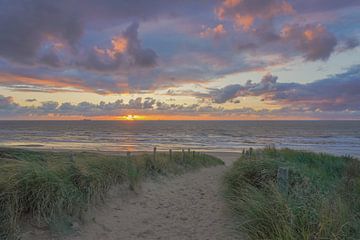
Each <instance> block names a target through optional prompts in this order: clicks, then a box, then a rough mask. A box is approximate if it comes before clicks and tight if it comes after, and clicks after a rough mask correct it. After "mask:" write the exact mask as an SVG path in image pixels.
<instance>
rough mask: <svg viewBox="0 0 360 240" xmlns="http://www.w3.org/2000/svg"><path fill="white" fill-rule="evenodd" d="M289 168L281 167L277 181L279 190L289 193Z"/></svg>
mask: <svg viewBox="0 0 360 240" xmlns="http://www.w3.org/2000/svg"><path fill="white" fill-rule="evenodd" d="M288 180H289V169H288V168H284V167H279V168H278V172H277V183H278V188H279V191H280V192H282V193H285V194H287V193H288V190H289V181H288Z"/></svg>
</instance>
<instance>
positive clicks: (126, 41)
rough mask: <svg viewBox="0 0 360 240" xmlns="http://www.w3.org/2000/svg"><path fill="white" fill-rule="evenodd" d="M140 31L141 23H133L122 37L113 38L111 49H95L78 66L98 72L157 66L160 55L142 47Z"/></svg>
mask: <svg viewBox="0 0 360 240" xmlns="http://www.w3.org/2000/svg"><path fill="white" fill-rule="evenodd" d="M138 29H139V23H137V22H133V23H132V24H130V25H129V26H128V27H127V28H126V30H125V31H124V32H123V33H122V34H121V35H120V36H116V37H113V39H112V40H111V43H112V46H111V48H109V49H102V48H99V47H95V48H94V49H93V51H91V52H90V53H89V55H88V56H87V57H86V59H85V60H84V61H80V62H79V63H78V65H79V66H83V67H85V68H86V69H89V70H97V71H115V70H118V69H120V67H122V68H123V69H124V68H137V67H143V68H144V67H154V66H156V61H157V58H158V55H157V54H156V52H155V51H154V50H152V49H150V48H143V47H142V45H141V42H140V40H139V38H138Z"/></svg>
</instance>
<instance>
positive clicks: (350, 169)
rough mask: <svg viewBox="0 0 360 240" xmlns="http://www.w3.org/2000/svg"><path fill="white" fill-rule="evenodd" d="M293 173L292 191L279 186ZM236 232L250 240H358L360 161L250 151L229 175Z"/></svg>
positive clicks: (270, 150) (301, 153)
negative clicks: (285, 172) (282, 176)
mask: <svg viewBox="0 0 360 240" xmlns="http://www.w3.org/2000/svg"><path fill="white" fill-rule="evenodd" d="M279 167H281V168H288V169H289V178H288V190H287V191H285V192H284V191H281V188H280V187H279V185H278V183H277V172H278V169H279ZM225 185H226V198H227V200H228V202H229V205H230V206H231V208H232V209H233V212H234V215H235V219H236V220H237V226H238V228H239V229H238V230H239V231H241V232H242V234H244V233H245V234H247V236H248V238H249V239H284V240H285V239H286V240H292V239H360V162H359V161H358V160H357V159H354V158H351V157H336V156H332V155H327V154H317V153H312V152H304V151H295V150H290V149H281V150H277V149H275V148H273V147H268V148H265V149H261V150H255V151H246V152H245V153H243V155H242V156H241V158H240V159H239V160H238V161H237V162H235V164H234V166H233V167H232V169H231V170H229V171H228V172H227V174H226V176H225Z"/></svg>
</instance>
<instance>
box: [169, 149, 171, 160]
mask: <svg viewBox="0 0 360 240" xmlns="http://www.w3.org/2000/svg"><path fill="white" fill-rule="evenodd" d="M169 158H170V161H172V150H171V149H169Z"/></svg>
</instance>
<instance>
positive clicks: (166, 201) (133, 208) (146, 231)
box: [23, 153, 238, 240]
mask: <svg viewBox="0 0 360 240" xmlns="http://www.w3.org/2000/svg"><path fill="white" fill-rule="evenodd" d="M213 155H215V156H218V157H220V158H222V159H223V160H224V161H225V162H226V166H217V167H211V168H204V169H201V170H199V171H193V172H189V173H186V174H183V175H180V176H175V177H171V178H168V177H164V178H161V179H157V180H156V181H155V180H148V181H145V182H143V183H142V186H141V189H139V190H138V191H137V193H134V192H131V191H125V190H124V189H117V190H116V191H112V192H111V193H110V195H109V199H107V200H106V203H105V205H101V206H99V207H97V208H95V209H93V210H92V212H91V213H90V214H89V216H91V217H90V218H89V220H87V221H86V222H85V224H81V225H80V224H75V232H74V233H72V234H70V235H68V236H66V237H65V239H66V240H78V239H88V240H91V239H94V240H95V239H96V240H102V239H104V240H105V239H124V240H125V239H126V240H131V239H171V240H187V239H194V240H195V239H196V240H202V239H204V240H206V239H207V240H215V239H221V240H231V239H238V238H236V237H235V234H234V232H233V230H232V229H233V225H232V224H233V223H232V221H231V217H230V216H229V215H230V214H229V212H228V210H227V209H226V206H225V204H224V200H223V197H222V195H221V180H222V176H223V174H224V172H225V171H226V169H227V167H228V166H229V165H231V163H232V162H233V161H234V160H235V159H236V158H237V156H238V154H234V153H214V154H213ZM50 238H51V237H50V236H49V235H48V233H46V232H42V231H40V230H37V231H34V230H32V231H28V232H26V233H25V234H24V236H23V239H50Z"/></svg>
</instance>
